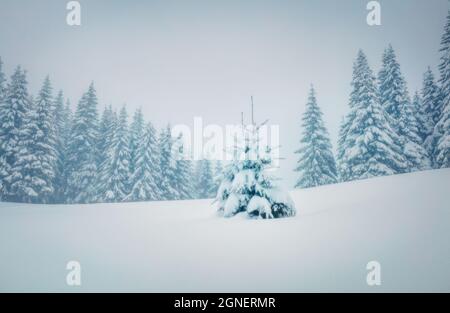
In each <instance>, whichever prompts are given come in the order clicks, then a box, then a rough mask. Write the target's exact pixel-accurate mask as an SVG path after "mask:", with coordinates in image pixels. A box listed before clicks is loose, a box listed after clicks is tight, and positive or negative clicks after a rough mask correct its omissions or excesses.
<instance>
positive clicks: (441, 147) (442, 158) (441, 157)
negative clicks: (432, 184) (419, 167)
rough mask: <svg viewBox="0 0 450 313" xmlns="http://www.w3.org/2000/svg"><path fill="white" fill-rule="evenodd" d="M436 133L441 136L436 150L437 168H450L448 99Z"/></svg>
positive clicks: (449, 113) (449, 107)
mask: <svg viewBox="0 0 450 313" xmlns="http://www.w3.org/2000/svg"><path fill="white" fill-rule="evenodd" d="M435 133H436V134H439V136H437V138H438V140H437V144H436V150H435V160H436V166H437V167H438V168H446V167H450V102H449V101H448V99H447V100H446V103H445V107H444V111H443V112H442V117H441V119H440V120H439V122H438V123H437V124H436V128H435Z"/></svg>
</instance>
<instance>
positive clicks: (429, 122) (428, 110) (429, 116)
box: [422, 68, 441, 167]
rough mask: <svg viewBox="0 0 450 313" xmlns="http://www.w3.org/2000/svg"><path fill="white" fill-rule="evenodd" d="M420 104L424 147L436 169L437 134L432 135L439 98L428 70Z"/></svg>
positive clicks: (430, 72) (437, 114) (439, 102)
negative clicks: (424, 136) (424, 121)
mask: <svg viewBox="0 0 450 313" xmlns="http://www.w3.org/2000/svg"><path fill="white" fill-rule="evenodd" d="M422 102H423V112H424V113H425V115H424V118H425V120H426V123H425V126H426V128H425V129H424V133H426V139H425V141H424V145H425V148H426V149H427V151H428V154H429V155H430V158H431V161H432V163H433V167H436V164H435V149H436V145H437V141H438V135H437V133H434V130H435V126H436V124H437V122H438V121H439V117H440V115H441V97H440V92H439V87H438V86H437V84H436V82H435V78H434V74H433V72H432V71H431V69H430V68H428V69H427V71H426V72H425V74H424V78H423V87H422Z"/></svg>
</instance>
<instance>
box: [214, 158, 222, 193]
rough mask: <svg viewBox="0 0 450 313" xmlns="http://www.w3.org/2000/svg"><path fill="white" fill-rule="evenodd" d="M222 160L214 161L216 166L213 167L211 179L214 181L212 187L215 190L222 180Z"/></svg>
mask: <svg viewBox="0 0 450 313" xmlns="http://www.w3.org/2000/svg"><path fill="white" fill-rule="evenodd" d="M222 163H223V161H220V160H219V161H217V162H216V166H215V167H214V177H213V181H214V189H215V191H216V192H217V190H219V187H220V183H221V182H222V180H223V164H222Z"/></svg>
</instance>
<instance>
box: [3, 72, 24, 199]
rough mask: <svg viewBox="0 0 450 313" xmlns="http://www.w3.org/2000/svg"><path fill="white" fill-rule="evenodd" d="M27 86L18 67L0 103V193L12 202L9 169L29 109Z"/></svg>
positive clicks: (16, 152) (16, 153)
mask: <svg viewBox="0 0 450 313" xmlns="http://www.w3.org/2000/svg"><path fill="white" fill-rule="evenodd" d="M27 86H28V82H27V79H26V73H25V71H23V70H22V69H21V67H20V66H18V67H17V68H16V70H15V71H14V73H13V75H12V76H11V79H10V81H9V83H8V86H7V89H6V92H5V95H4V97H3V100H2V101H1V102H0V181H1V184H0V185H1V190H0V191H1V194H2V196H1V198H2V199H3V200H14V197H12V195H11V194H10V186H11V178H12V176H11V174H12V173H11V169H12V167H13V166H14V164H16V162H17V157H18V152H19V142H20V140H21V138H22V136H23V133H22V132H23V128H24V125H25V123H26V119H27V118H28V116H27V114H28V111H29V109H30V100H29V95H28V87H27Z"/></svg>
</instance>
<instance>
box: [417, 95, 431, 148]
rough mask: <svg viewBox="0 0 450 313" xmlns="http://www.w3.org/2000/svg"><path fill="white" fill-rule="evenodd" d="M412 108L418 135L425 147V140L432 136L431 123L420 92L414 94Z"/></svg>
mask: <svg viewBox="0 0 450 313" xmlns="http://www.w3.org/2000/svg"><path fill="white" fill-rule="evenodd" d="M412 108H413V111H414V116H415V118H416V121H417V128H418V135H419V137H420V144H421V145H422V146H424V147H425V140H426V139H427V138H428V136H429V135H430V130H431V128H432V127H431V121H430V119H429V118H428V116H427V114H426V113H425V107H424V105H423V101H422V98H421V97H420V94H419V92H416V93H415V94H414V98H413V102H412ZM430 157H431V156H430Z"/></svg>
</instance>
